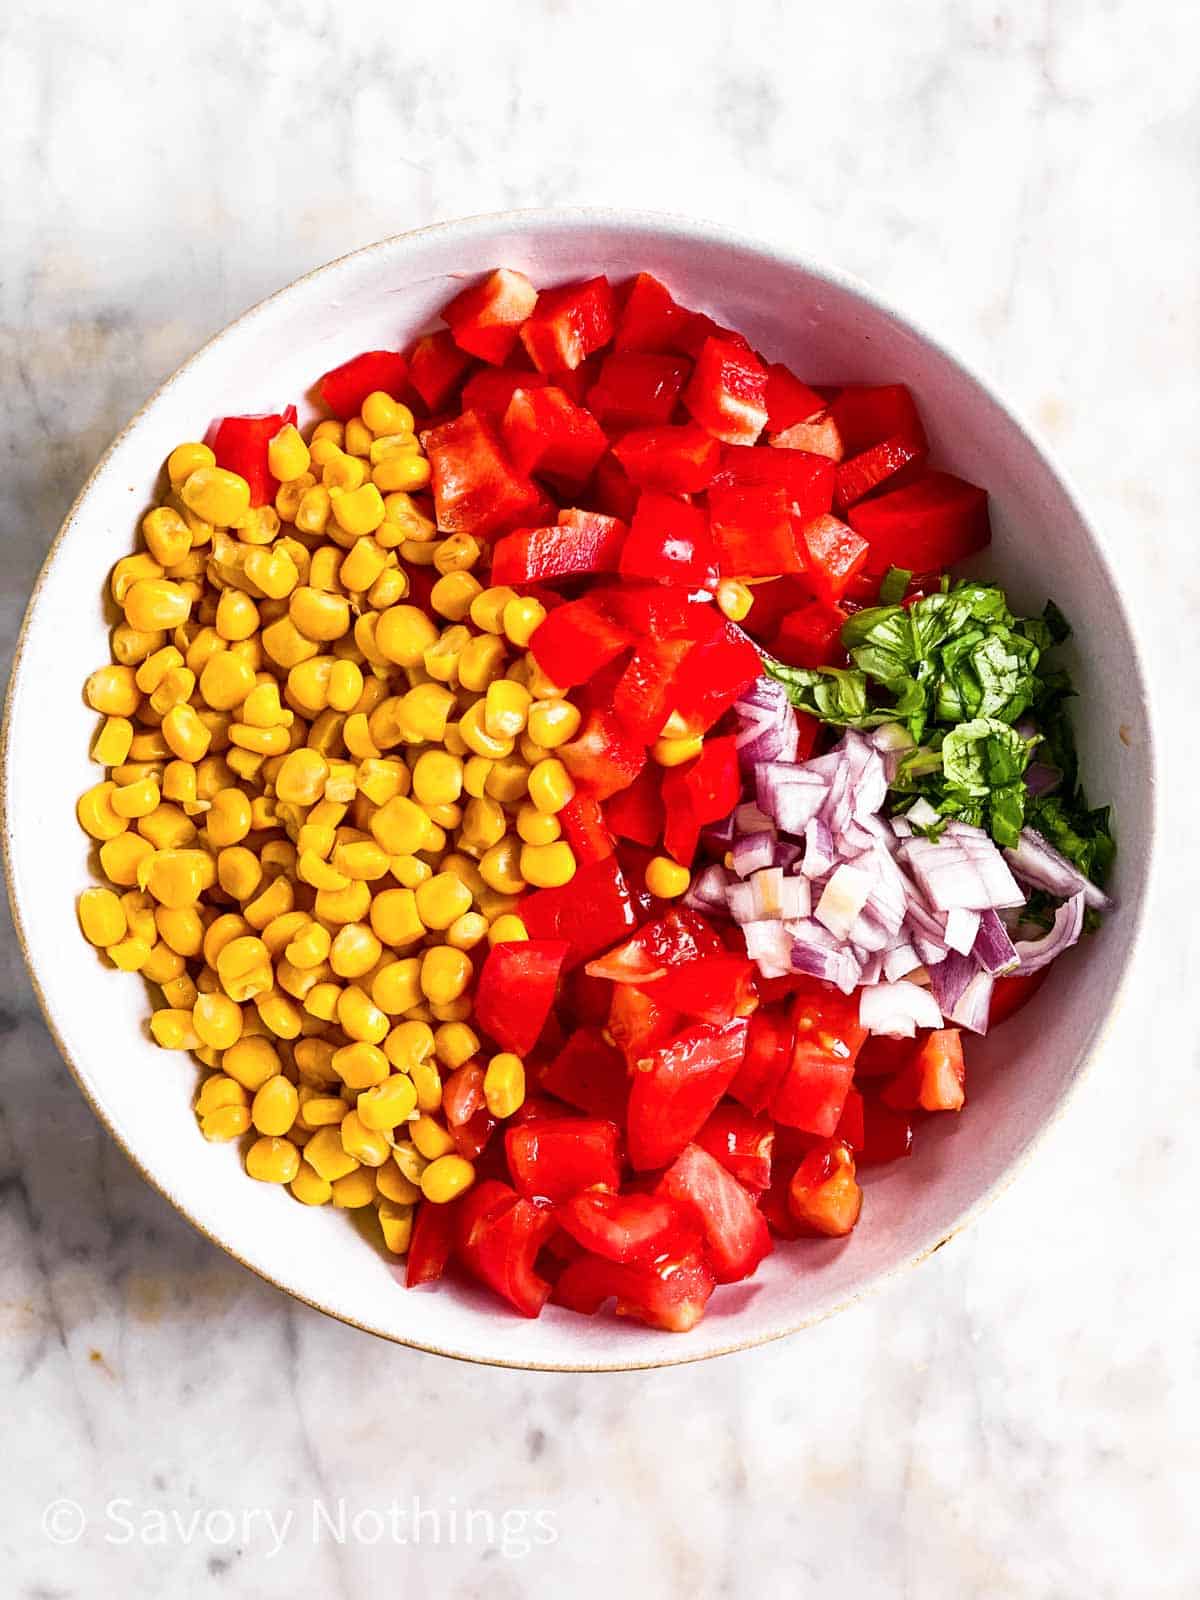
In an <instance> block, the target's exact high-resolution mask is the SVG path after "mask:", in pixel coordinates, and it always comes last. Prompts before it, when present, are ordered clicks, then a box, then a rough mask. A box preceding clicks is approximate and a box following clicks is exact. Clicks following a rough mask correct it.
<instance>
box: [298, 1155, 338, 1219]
mask: <svg viewBox="0 0 1200 1600" xmlns="http://www.w3.org/2000/svg"><path fill="white" fill-rule="evenodd" d="M310 1142H311V1141H310ZM305 1149H306V1153H307V1146H306V1147H305ZM290 1188H291V1191H292V1193H293V1194H294V1195H295V1197H296V1199H297V1200H299V1202H300V1204H301V1205H304V1206H325V1205H328V1204H329V1202H330V1200H331V1199H332V1198H333V1185H332V1184H331V1183H330V1182H329V1180H328V1179H327V1178H322V1177H321V1175H320V1173H319V1172H316V1171H315V1170H314V1169H313V1168H312V1167H311V1166H310V1165H309V1163H308V1161H307V1160H304V1161H301V1163H300V1166H299V1168H298V1170H297V1172H296V1176H295V1177H294V1178H293V1179H292V1181H291V1184H290Z"/></svg>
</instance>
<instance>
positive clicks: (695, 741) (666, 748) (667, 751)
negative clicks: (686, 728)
mask: <svg viewBox="0 0 1200 1600" xmlns="http://www.w3.org/2000/svg"><path fill="white" fill-rule="evenodd" d="M703 748H704V739H703V736H702V735H700V734H698V733H697V734H694V735H691V736H689V737H687V738H684V739H659V740H657V741H656V742H655V743H654V744H652V745H651V746H650V754H651V756H652V757H653V758H654V760H655V761H657V762H658V764H659V766H660V767H681V766H683V764H684V762H685V761H692V760H694V759H695V757H696V756H698V755H699V754H700V752H701V750H702V749H703Z"/></svg>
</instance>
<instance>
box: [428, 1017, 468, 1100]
mask: <svg viewBox="0 0 1200 1600" xmlns="http://www.w3.org/2000/svg"><path fill="white" fill-rule="evenodd" d="M433 1048H434V1053H435V1054H436V1056H437V1059H438V1060H439V1061H440V1062H441V1064H442V1066H443V1067H445V1068H446V1070H447V1071H448V1072H454V1071H456V1070H457V1069H458V1068H459V1067H461V1066H465V1064H466V1063H467V1062H468V1061H470V1059H471V1057H472V1056H474V1055H476V1054H477V1053H478V1051H479V1035H478V1034H477V1033H476V1032H475V1030H474V1029H473V1028H468V1027H467V1025H466V1023H465V1022H445V1023H443V1024H442V1026H441V1027H440V1028H439V1029H438V1030H437V1032H436V1033H435V1034H434V1035H433ZM424 1109H425V1108H424V1107H422V1110H424Z"/></svg>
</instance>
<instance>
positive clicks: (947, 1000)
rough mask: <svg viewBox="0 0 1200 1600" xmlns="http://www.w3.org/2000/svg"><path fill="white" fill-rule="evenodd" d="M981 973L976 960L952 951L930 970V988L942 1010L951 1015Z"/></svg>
mask: <svg viewBox="0 0 1200 1600" xmlns="http://www.w3.org/2000/svg"><path fill="white" fill-rule="evenodd" d="M978 971H979V968H978V967H977V966H976V965H975V961H974V958H973V957H972V956H969V955H960V954H959V953H958V951H957V950H950V951H948V952H947V954H946V959H945V960H944V961H939V962H938V963H937V964H936V966H933V967H930V969H929V987H930V989H931V990H932V991H933V997H934V999H935V1000H936V1001H937V1003H938V1005H939V1006H941V1008H942V1010H943V1011H944V1012H946V1013H947V1015H949V1013H950V1012H952V1011H953V1010H954V1008H955V1006H956V1005H957V1004H958V1002H959V1001H960V1000H961V999H962V996H963V993H964V991H965V990H966V987H967V985H968V984H969V983H970V981H971V979H972V978H973V977H974V976H975V974H976V973H977V972H978Z"/></svg>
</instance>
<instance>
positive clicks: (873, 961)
mask: <svg viewBox="0 0 1200 1600" xmlns="http://www.w3.org/2000/svg"><path fill="white" fill-rule="evenodd" d="M882 971H883V951H882V950H873V951H872V952H871V954H870V955H868V956H867V958H866V960H865V961H863V962H861V964H860V967H859V973H858V981H859V983H862V984H867V983H878V982H879V975H880V973H881V972H882Z"/></svg>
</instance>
